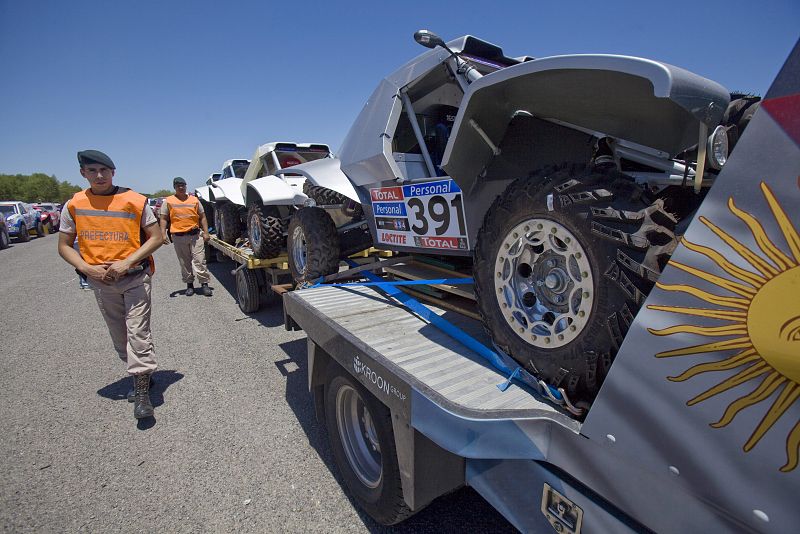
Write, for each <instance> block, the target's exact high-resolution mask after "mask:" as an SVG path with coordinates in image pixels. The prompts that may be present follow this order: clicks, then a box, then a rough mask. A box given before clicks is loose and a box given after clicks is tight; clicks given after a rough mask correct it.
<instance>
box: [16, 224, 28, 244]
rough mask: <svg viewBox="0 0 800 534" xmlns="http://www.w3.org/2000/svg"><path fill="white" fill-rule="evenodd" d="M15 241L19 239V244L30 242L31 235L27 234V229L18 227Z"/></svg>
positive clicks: (23, 226)
mask: <svg viewBox="0 0 800 534" xmlns="http://www.w3.org/2000/svg"><path fill="white" fill-rule="evenodd" d="M17 239H19V240H20V242H21V243H27V242H28V241H30V240H31V235H30V234H29V233H28V227H27V226H25V225H24V224H23V225H21V226H20V227H19V234H18V235H17Z"/></svg>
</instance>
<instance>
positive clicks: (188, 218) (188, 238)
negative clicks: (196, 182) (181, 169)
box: [161, 176, 211, 297]
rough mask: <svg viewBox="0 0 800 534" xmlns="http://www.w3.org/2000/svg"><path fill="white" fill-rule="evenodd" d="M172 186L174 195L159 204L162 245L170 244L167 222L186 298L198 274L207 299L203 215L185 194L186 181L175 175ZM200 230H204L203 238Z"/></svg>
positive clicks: (205, 233) (207, 278)
mask: <svg viewBox="0 0 800 534" xmlns="http://www.w3.org/2000/svg"><path fill="white" fill-rule="evenodd" d="M172 186H173V187H174V188H175V194H174V195H172V196H171V197H167V198H165V199H164V202H163V203H162V204H161V235H162V239H163V241H164V244H165V245H168V244H169V237H167V222H169V223H170V233H171V234H172V242H173V243H174V244H175V254H177V255H178V263H179V264H180V266H181V277H182V278H183V282H184V283H185V284H186V296H189V297H191V296H192V295H194V277H195V274H197V279H198V280H199V281H200V284H201V287H200V294H201V295H205V296H207V297H210V296H211V288H210V287H208V280H209V275H208V269H206V254H205V244H206V243H207V242H208V240H209V239H210V237H211V236H209V234H208V222H207V221H206V214H205V212H204V210H203V206H202V204H200V201H199V200H197V197H194V196H190V195H187V194H186V180H184V179H183V178H181V177H180V176H178V177H176V178H175V179H174V180H172ZM200 228H202V229H203V237H202V239H201V238H200ZM192 268H194V272H192Z"/></svg>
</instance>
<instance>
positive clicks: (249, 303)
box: [236, 269, 261, 313]
mask: <svg viewBox="0 0 800 534" xmlns="http://www.w3.org/2000/svg"><path fill="white" fill-rule="evenodd" d="M236 297H237V299H238V301H239V309H240V310H242V312H244V313H253V312H256V311H258V309H259V308H260V307H261V292H260V290H259V287H258V276H257V275H256V273H254V272H253V271H251V270H250V269H239V270H238V271H236Z"/></svg>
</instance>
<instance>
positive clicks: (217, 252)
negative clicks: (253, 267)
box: [214, 249, 228, 263]
mask: <svg viewBox="0 0 800 534" xmlns="http://www.w3.org/2000/svg"><path fill="white" fill-rule="evenodd" d="M214 257H215V258H217V261H218V262H219V263H224V262H226V261H228V256H226V255H225V254H223V253H222V251H220V250H217V249H214Z"/></svg>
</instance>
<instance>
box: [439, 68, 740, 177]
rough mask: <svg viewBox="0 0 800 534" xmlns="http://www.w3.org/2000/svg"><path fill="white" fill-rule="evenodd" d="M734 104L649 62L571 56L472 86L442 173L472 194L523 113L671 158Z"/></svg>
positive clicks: (714, 87) (690, 77)
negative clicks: (651, 149) (647, 148)
mask: <svg viewBox="0 0 800 534" xmlns="http://www.w3.org/2000/svg"><path fill="white" fill-rule="evenodd" d="M729 100H730V94H729V92H728V91H727V90H726V89H725V88H724V87H722V86H721V85H719V84H717V83H716V82H713V81H711V80H708V79H706V78H703V77H701V76H698V75H696V74H693V73H691V72H689V71H686V70H684V69H681V68H678V67H674V66H672V65H667V64H665V63H659V62H656V61H652V60H648V59H642V58H636V57H628V56H614V55H572V56H555V57H548V58H543V59H539V60H534V61H528V62H525V63H520V64H518V65H514V66H511V67H508V68H505V69H502V70H500V71H497V72H495V73H492V74H489V75H487V76H484V77H483V78H481V79H479V80H477V81H476V82H474V83H473V84H471V85H470V86H469V89H468V90H467V92H466V94H465V95H464V101H463V103H462V105H461V107H460V109H459V112H458V115H457V116H456V120H455V123H454V125H453V133H452V135H451V136H450V138H449V140H448V143H447V147H446V148H445V153H444V157H443V159H442V168H443V169H444V170H445V171H447V173H448V174H449V175H450V176H452V177H454V178H455V179H456V181H457V182H458V183H459V185H460V186H461V187H462V189H463V188H465V187H469V186H470V185H471V183H470V182H474V181H475V179H476V177H477V176H478V175H479V174H480V173H481V171H482V170H483V169H484V168H485V167H486V166H487V165H488V164H489V162H490V160H491V159H492V158H493V157H494V156H495V155H497V150H495V149H496V148H497V147H498V146H499V145H501V144H502V140H503V137H504V135H505V132H506V129H507V127H508V125H509V123H510V122H511V119H512V118H513V117H514V116H515V114H517V113H518V112H525V113H527V114H530V115H533V116H534V117H539V118H542V119H553V120H556V121H560V122H561V123H565V124H567V125H574V126H578V127H581V128H584V129H587V130H590V131H593V132H597V133H598V134H599V135H607V136H611V137H615V138H619V139H625V140H628V141H632V142H634V143H638V144H640V145H644V146H647V147H651V148H654V149H657V150H660V151H663V152H665V156H666V155H669V156H674V155H675V154H678V153H680V152H682V151H684V150H686V149H687V148H689V147H691V146H693V145H695V144H696V143H697V140H698V132H699V126H700V124H701V123H705V124H706V125H708V126H712V129H713V125H716V124H719V121H720V120H721V119H722V115H723V113H724V112H725V109H726V107H727V105H728V102H729ZM492 144H493V145H494V147H492V146H491V145H492ZM533 148H534V150H535V146H534V147H533Z"/></svg>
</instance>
